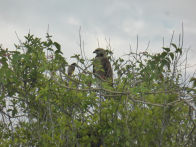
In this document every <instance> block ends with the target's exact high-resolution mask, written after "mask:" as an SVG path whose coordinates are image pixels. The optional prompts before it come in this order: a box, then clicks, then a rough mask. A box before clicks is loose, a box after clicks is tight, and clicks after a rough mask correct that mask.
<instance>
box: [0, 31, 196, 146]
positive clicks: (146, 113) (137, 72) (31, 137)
mask: <svg viewBox="0 0 196 147" xmlns="http://www.w3.org/2000/svg"><path fill="white" fill-rule="evenodd" d="M25 39H26V40H25V42H23V43H20V44H19V45H15V47H16V50H15V51H10V50H8V49H3V47H1V48H0V87H1V88H0V114H1V116H0V118H1V119H0V145H4V146H8V145H10V146H68V147H70V146H101V145H102V146H128V147H129V146H164V147H165V146H179V147H180V146H182V147H184V146H195V144H196V143H195V142H196V140H195V138H196V129H195V128H196V120H195V119H194V117H193V115H192V112H193V111H195V107H194V100H195V87H194V86H193V87H191V88H190V87H188V86H186V85H185V84H183V83H182V71H180V70H179V69H180V68H179V65H180V63H179V59H180V58H181V57H182V55H183V53H182V51H183V49H182V47H181V46H176V45H175V44H174V43H171V46H169V47H163V50H162V52H160V53H156V54H151V53H149V52H147V51H146V52H140V53H133V52H130V53H129V54H128V57H129V58H128V59H127V60H125V59H122V58H118V59H115V58H113V57H112V52H110V51H108V52H109V53H110V57H111V59H112V66H113V68H114V74H115V78H114V84H113V87H111V86H109V85H108V84H107V82H105V81H103V84H102V85H101V87H100V88H95V86H94V85H96V81H97V80H96V78H94V75H93V73H92V70H91V66H90V65H91V61H90V60H87V59H83V58H82V57H81V56H80V55H74V56H73V58H75V59H76V61H77V67H76V68H77V70H78V71H77V72H75V73H74V75H73V76H71V77H70V76H68V75H67V72H66V66H68V63H67V61H66V60H65V58H64V57H63V54H62V52H61V46H60V44H59V43H57V42H54V41H53V40H52V38H51V36H49V35H48V34H47V36H46V41H42V39H40V38H37V37H35V36H34V35H31V34H28V35H27V36H25ZM192 79H194V78H192ZM192 81H193V80H192ZM89 83H90V84H89Z"/></svg>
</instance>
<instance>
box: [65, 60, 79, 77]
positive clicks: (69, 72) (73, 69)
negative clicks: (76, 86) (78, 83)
mask: <svg viewBox="0 0 196 147" xmlns="http://www.w3.org/2000/svg"><path fill="white" fill-rule="evenodd" d="M76 66H77V64H76V63H72V64H71V65H69V67H68V72H67V74H68V76H72V74H73V73H74V71H75V67H76Z"/></svg>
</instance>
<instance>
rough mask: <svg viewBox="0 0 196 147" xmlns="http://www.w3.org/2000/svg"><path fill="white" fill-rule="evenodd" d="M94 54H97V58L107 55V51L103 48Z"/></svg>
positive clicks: (96, 50)
mask: <svg viewBox="0 0 196 147" xmlns="http://www.w3.org/2000/svg"><path fill="white" fill-rule="evenodd" d="M93 53H95V54H97V57H99V56H105V55H106V51H105V50H104V49H102V48H97V49H95V51H94V52H93Z"/></svg>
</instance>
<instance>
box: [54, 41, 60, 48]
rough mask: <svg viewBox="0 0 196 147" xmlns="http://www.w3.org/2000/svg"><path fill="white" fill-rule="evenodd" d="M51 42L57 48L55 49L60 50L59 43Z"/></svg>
mask: <svg viewBox="0 0 196 147" xmlns="http://www.w3.org/2000/svg"><path fill="white" fill-rule="evenodd" d="M53 44H54V46H55V47H56V48H57V50H61V45H60V44H59V43H57V42H54V43H53Z"/></svg>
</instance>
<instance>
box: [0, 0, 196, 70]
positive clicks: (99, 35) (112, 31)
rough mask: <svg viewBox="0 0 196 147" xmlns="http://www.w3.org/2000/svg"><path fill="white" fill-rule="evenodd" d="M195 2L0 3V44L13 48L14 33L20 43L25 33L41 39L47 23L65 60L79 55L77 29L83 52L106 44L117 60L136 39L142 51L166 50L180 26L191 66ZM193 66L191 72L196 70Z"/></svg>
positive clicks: (22, 0)
mask: <svg viewBox="0 0 196 147" xmlns="http://www.w3.org/2000/svg"><path fill="white" fill-rule="evenodd" d="M195 6H196V1H195V0H0V20H1V21H0V32H1V33H0V44H3V46H4V47H8V48H14V46H13V44H14V43H17V42H18V41H17V38H16V35H15V31H16V32H17V34H18V35H19V37H20V38H21V39H23V36H24V35H26V34H27V33H28V32H29V29H30V31H31V33H33V34H35V35H37V36H38V37H42V38H44V36H45V34H46V31H47V26H48V24H49V26H50V29H49V32H50V34H52V35H53V37H54V40H56V41H57V42H59V43H60V44H61V45H62V48H63V52H64V53H65V54H64V56H65V57H66V58H69V57H70V56H72V55H73V54H75V53H79V49H78V48H79V46H78V43H79V39H78V30H79V27H80V26H81V27H82V37H83V40H84V45H85V51H86V54H87V56H88V57H89V58H91V57H92V51H93V50H94V49H95V48H97V47H98V43H97V40H99V44H100V47H103V48H104V47H106V45H107V43H106V41H105V39H107V40H108V39H110V41H111V46H112V49H113V51H114V53H115V54H116V55H117V56H120V55H123V54H125V53H127V52H128V51H129V45H130V44H131V45H132V48H133V49H134V48H135V46H136V36H137V35H138V36H139V48H140V49H141V50H144V49H145V48H146V46H147V43H148V41H150V48H149V49H150V51H152V52H155V51H157V50H158V49H161V47H162V38H163V37H165V44H166V45H168V44H169V41H170V38H171V34H172V31H175V39H178V35H179V33H181V24H182V22H183V24H184V33H185V35H184V47H185V48H189V47H190V49H191V51H190V54H189V59H190V62H189V63H190V64H192V65H193V64H196V59H195V58H194V56H195V55H196V9H195ZM195 69H196V68H195V67H193V68H192V69H191V70H192V71H193V70H195Z"/></svg>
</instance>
